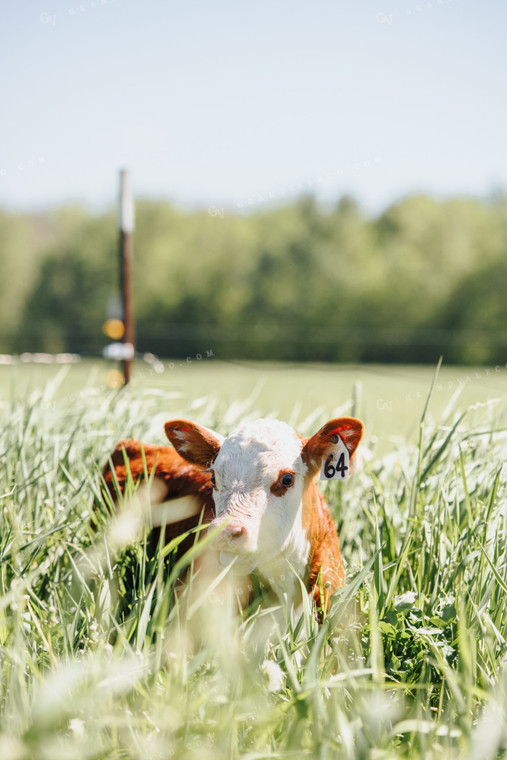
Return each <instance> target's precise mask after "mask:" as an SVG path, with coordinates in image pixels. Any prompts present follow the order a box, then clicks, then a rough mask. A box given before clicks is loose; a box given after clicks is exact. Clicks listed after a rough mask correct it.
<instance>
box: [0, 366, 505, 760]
mask: <svg viewBox="0 0 507 760" xmlns="http://www.w3.org/2000/svg"><path fill="white" fill-rule="evenodd" d="M199 371H201V372H203V371H204V370H203V369H201V368H199ZM208 371H211V364H210V367H209V369H208V368H207V369H206V372H208ZM504 371H505V370H504ZM309 372H313V373H314V374H313V382H314V384H315V382H316V381H317V384H319V383H321V384H322V387H323V388H327V387H329V385H330V383H331V382H332V383H333V384H334V383H335V382H336V380H337V379H336V377H335V375H331V374H326V372H325V371H323V372H321V373H317V371H316V370H309ZM464 372H465V371H464ZM458 374H459V373H458V372H454V376H455V377H456V376H457V375H458ZM284 377H285V378H289V377H290V374H285V375H284ZM208 378H210V376H209V375H208ZM501 378H502V379H503V376H501ZM60 379H61V378H60ZM187 379H188V378H187ZM444 381H445V378H444V379H442V377H440V378H439V379H438V380H437V381H436V384H435V387H434V390H433V400H432V401H431V403H430V405H429V410H428V413H427V414H426V417H425V419H424V422H423V424H422V426H421V427H419V426H418V425H416V424H415V423H414V430H415V433H416V434H414V435H412V437H411V438H410V440H404V439H403V436H402V435H401V433H398V436H397V440H398V445H397V447H396V449H395V450H393V451H389V452H388V453H385V454H379V453H378V451H377V447H376V445H375V444H372V442H371V438H369V435H370V433H369V432H368V433H367V437H366V440H365V442H364V445H363V444H362V445H361V446H362V447H363V448H364V450H365V451H366V450H368V449H369V450H370V455H371V456H370V458H363V462H362V465H361V468H360V470H359V472H358V473H357V474H356V475H355V476H354V477H353V478H351V479H350V480H348V481H346V482H345V483H335V484H333V485H331V486H330V487H329V489H328V497H329V498H328V500H329V503H330V506H331V509H332V511H333V513H334V515H335V517H336V520H337V523H338V526H339V532H340V537H341V544H342V549H343V555H344V559H345V561H346V563H347V577H348V585H347V587H346V588H345V589H343V590H342V591H341V592H339V593H338V594H337V595H336V598H335V600H334V604H333V607H332V610H331V614H330V615H329V617H328V619H327V621H326V623H325V624H324V625H323V626H322V627H320V628H319V627H318V626H317V624H316V623H315V622H314V621H313V619H312V618H311V616H310V614H309V611H308V610H305V612H304V614H303V615H302V617H301V618H300V619H297V618H296V617H295V616H294V612H293V611H291V610H285V611H284V617H283V620H284V622H283V623H282V622H280V618H279V617H276V616H273V614H272V612H271V611H270V610H266V609H265V608H262V607H259V608H256V607H255V606H254V608H253V610H251V614H250V615H248V616H244V617H243V618H238V617H234V615H233V614H232V613H231V612H230V611H229V610H228V608H227V607H225V606H223V605H220V604H218V603H217V601H216V599H215V597H214V596H213V590H212V589H210V590H209V591H208V592H206V591H202V592H201V596H200V597H199V598H198V599H197V600H196V599H195V597H194V598H193V599H192V600H191V601H190V602H189V604H186V591H184V592H183V593H182V594H181V595H179V596H178V597H176V596H175V594H174V588H175V574H174V572H170V569H169V568H168V566H167V562H166V561H165V560H166V559H167V558H166V557H164V550H163V549H162V548H161V547H159V548H158V549H157V550H155V551H151V552H149V551H147V542H146V535H144V537H142V538H141V539H140V540H138V541H136V542H134V544H130V545H129V544H128V543H126V542H123V543H122V541H121V540H118V533H116V534H113V532H112V531H111V530H110V529H109V528H108V526H109V525H111V518H110V517H108V507H107V504H106V503H105V502H104V500H103V497H102V495H101V491H100V478H99V471H100V469H99V466H98V465H100V464H102V463H103V461H104V458H105V456H107V454H108V453H109V451H110V450H111V448H112V446H113V445H114V444H115V443H116V442H117V441H118V440H119V439H120V438H123V437H128V436H135V437H141V438H144V439H145V440H152V441H155V440H163V438H162V422H163V421H164V420H165V419H166V418H167V416H168V414H170V415H173V414H180V415H182V416H183V415H184V416H188V417H192V418H194V419H198V420H199V422H200V423H202V424H205V425H208V426H210V427H215V428H217V429H219V430H220V431H221V432H222V433H226V432H227V431H228V430H229V429H230V428H232V427H233V426H234V425H235V424H236V423H237V422H238V421H239V420H240V419H244V418H246V417H249V416H254V415H255V416H257V414H258V413H259V412H260V413H264V414H268V413H272V412H273V411H274V408H273V406H274V405H273V406H272V405H271V404H270V403H269V402H268V401H267V399H264V400H262V397H260V396H259V397H257V398H254V397H252V398H249V397H246V396H244V395H242V394H241V392H240V388H239V386H238V385H236V386H234V383H232V384H231V385H230V386H227V384H225V385H224V386H220V385H219V384H218V383H219V381H218V378H217V379H216V382H215V381H213V383H209V386H210V387H209V391H210V393H211V396H210V397H208V398H203V397H201V398H199V397H197V394H195V396H194V400H193V401H191V400H190V398H191V397H192V396H191V394H192V390H193V388H195V386H191V384H190V381H189V382H188V384H187V387H184V382H183V380H182V385H181V387H180V388H179V389H177V390H174V389H173V388H172V385H171V386H170V387H166V388H162V387H160V386H159V387H156V388H149V387H147V386H148V384H149V383H148V378H146V387H139V384H138V386H137V387H136V386H133V387H132V388H129V389H126V390H124V391H122V392H120V393H116V392H111V391H110V392H106V391H104V390H102V389H100V388H99V387H98V383H93V382H88V384H87V386H86V387H84V388H83V387H81V388H75V389H71V390H70V391H62V387H61V386H58V383H57V382H56V381H53V382H52V383H51V382H50V383H49V384H45V385H44V384H43V383H41V382H40V379H39V381H35V382H33V383H32V388H33V390H32V391H31V392H28V391H27V385H28V384H29V383H28V379H27V378H25V379H24V380H23V382H24V383H25V386H24V388H23V383H21V384H20V383H18V385H17V389H14V388H12V389H11V391H10V392H9V394H7V395H9V396H10V398H9V399H6V400H4V401H3V402H2V405H1V415H2V420H1V427H0V462H1V468H0V508H1V509H0V520H1V531H0V644H1V647H0V668H1V674H2V677H1V682H0V695H1V701H0V711H1V716H0V757H1V758H2V760H24V759H25V758H26V759H28V758H48V760H49V758H51V760H58V758H73V759H74V760H80V759H81V758H83V759H84V758H185V759H187V758H188V760H191V759H194V758H195V759H196V760H197V758H198V759H199V760H201V759H204V760H206V759H207V758H209V759H210V760H211V759H213V760H215V758H216V760H223V759H229V758H230V759H232V758H239V757H241V758H251V760H254V758H294V760H296V758H305V757H308V758H330V759H331V758H383V757H395V756H400V757H401V756H410V757H415V758H417V757H421V758H422V757H424V758H462V757H469V758H473V759H474V760H475V759H476V758H492V757H496V756H498V757H502V756H505V755H506V754H507V728H506V727H507V675H506V674H505V672H504V661H505V658H506V656H507V604H506V592H507V564H506V563H507V552H506V549H507V535H506V527H507V526H506V504H507V488H506V481H505V475H504V474H502V466H503V465H504V462H505V455H506V450H507V445H506V441H507V436H506V427H507V426H506V421H507V413H506V405H505V403H503V402H498V401H497V402H492V403H490V404H488V403H486V404H485V405H484V406H479V407H477V406H476V405H475V404H474V408H469V405H468V403H467V402H466V400H465V399H464V397H463V395H462V397H461V398H455V399H454V402H453V403H452V402H451V403H450V404H449V403H448V402H449V400H450V399H447V400H446V403H447V405H448V408H447V410H446V412H445V415H443V413H442V412H440V407H439V405H438V404H435V401H438V393H439V391H438V390H437V389H438V384H439V383H440V382H444ZM414 382H415V381H414ZM419 382H420V381H419ZM214 383H215V384H214ZM407 383H408V379H407ZM337 385H338V383H337ZM351 387H352V386H349V391H348V394H347V393H346V392H345V391H340V392H339V394H338V395H339V398H337V403H336V405H334V406H332V405H330V408H327V409H325V410H324V408H319V407H320V406H322V407H323V406H324V403H322V405H320V404H317V403H315V402H313V404H314V405H313V407H311V408H310V409H309V408H308V407H307V406H304V404H305V403H308V404H310V405H311V402H310V400H309V399H308V398H306V397H304V398H302V396H303V394H302V393H301V392H300V391H299V389H298V385H297V383H295V382H292V381H289V380H288V379H286V380H285V382H284V383H283V385H280V386H279V391H277V392H278V393H280V394H283V398H282V395H280V396H279V398H280V401H282V400H283V402H284V403H286V404H287V405H288V404H289V403H290V404H291V405H292V410H290V409H289V411H288V414H287V415H285V417H286V419H289V420H290V421H292V422H294V423H299V424H298V430H299V432H301V433H310V432H314V430H315V429H316V428H317V427H318V425H319V424H321V423H322V422H324V421H325V420H326V419H328V418H329V417H330V416H331V415H332V413H333V410H334V409H335V408H340V407H341V408H342V411H343V412H345V413H346V412H349V411H351V410H353V409H354V405H355V406H356V408H357V407H358V406H359V408H358V409H357V411H358V412H359V413H360V414H361V416H363V417H364V418H365V421H366V425H367V431H369V430H370V427H371V425H369V422H370V420H369V418H368V414H369V412H368V410H369V409H372V408H373V407H375V406H376V405H375V398H379V397H380V396H376V397H375V396H374V397H373V405H372V398H371V396H370V393H371V389H370V388H368V390H367V391H366V390H365V387H366V383H365V385H364V387H363V400H362V401H360V400H359V398H358V391H357V390H356V399H355V401H354V400H353V399H352V398H350V396H351ZM393 387H394V386H393V383H392V382H391V381H389V382H388V383H387V384H386V385H384V386H382V393H383V394H384V395H386V396H387V393H386V389H389V388H391V393H392V396H393V401H394V397H395V395H396V391H395V390H393ZM428 387H429V382H428V383H427V386H426V389H425V397H426V396H427V392H428ZM469 388H470V385H469V384H466V385H464V387H463V389H462V390H463V393H465V391H466V392H468V390H469ZM449 390H452V389H449ZM173 391H174V392H176V393H178V394H179V395H178V396H177V397H176V396H175V397H172V396H170V395H169V394H170V393H172V392H173ZM379 392H380V391H379ZM411 392H412V393H413V392H414V391H413V389H412V391H411ZM407 393H408V391H407ZM442 393H443V391H442ZM228 394H229V395H228ZM4 398H5V396H4ZM332 398H335V396H334V395H333V396H332ZM240 399H243V401H241V400H240ZM384 400H386V401H387V400H388V399H387V398H386V399H384ZM299 402H301V403H302V406H301V407H298V403H299ZM407 403H408V402H407ZM414 403H415V402H414ZM361 404H362V406H361ZM424 404H425V398H423V399H422V401H421V404H420V409H419V419H420V418H421V416H422V411H423V408H424ZM287 408H288V407H287ZM315 408H316V409H315ZM435 408H436V409H437V412H436V413H435ZM312 410H313V411H312ZM361 410H362V411H361ZM381 411H384V413H385V414H391V415H393V414H394V412H389V411H387V412H386V411H385V410H379V409H377V412H379V413H380V412H381ZM310 412H312V413H310ZM291 415H292V418H293V419H292V420H291ZM377 435H378V431H377ZM94 499H96V500H98V502H99V504H100V507H99V514H100V518H101V522H102V523H103V529H102V530H100V531H99V532H98V533H97V534H93V532H92V531H91V530H90V527H89V518H90V513H91V504H92V502H93V500H94ZM114 536H116V538H114ZM168 559H169V565H170V557H169V558H168ZM189 561H190V558H189ZM187 589H188V587H187Z"/></svg>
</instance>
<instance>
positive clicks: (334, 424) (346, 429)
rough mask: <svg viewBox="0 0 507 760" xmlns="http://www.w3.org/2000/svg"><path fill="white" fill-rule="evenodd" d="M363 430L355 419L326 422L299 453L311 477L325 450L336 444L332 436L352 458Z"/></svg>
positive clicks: (361, 424) (359, 421)
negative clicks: (341, 442)
mask: <svg viewBox="0 0 507 760" xmlns="http://www.w3.org/2000/svg"><path fill="white" fill-rule="evenodd" d="M363 430H364V425H363V423H362V422H361V420H357V419H356V418H355V417H337V418H336V419H334V420H330V421H329V422H326V424H325V425H323V426H322V427H321V429H320V430H318V431H317V432H316V433H315V435H312V437H311V438H308V439H307V440H306V441H305V443H304V446H303V450H302V452H301V456H302V457H303V462H304V463H305V464H306V466H307V467H308V471H309V474H310V475H311V476H312V477H313V475H315V473H316V472H317V470H318V469H319V468H320V464H321V461H322V457H323V456H324V454H325V453H326V451H327V449H328V448H329V447H330V446H332V445H333V443H335V442H336V440H334V441H333V436H336V435H338V436H340V438H341V439H342V441H343V443H344V444H345V446H346V447H347V449H348V451H349V455H350V457H351V458H352V456H353V454H354V452H355V450H356V449H357V447H358V445H359V441H360V440H361V438H362V435H363Z"/></svg>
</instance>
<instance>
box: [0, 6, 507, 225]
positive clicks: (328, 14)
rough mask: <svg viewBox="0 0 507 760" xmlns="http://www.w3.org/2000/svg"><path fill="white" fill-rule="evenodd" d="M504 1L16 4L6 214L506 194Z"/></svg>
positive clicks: (9, 39)
mask: <svg viewBox="0 0 507 760" xmlns="http://www.w3.org/2000/svg"><path fill="white" fill-rule="evenodd" d="M506 31H507V3H506V2H505V0H496V1H495V2H493V0H482V2H479V1H478V0H440V1H439V0H431V1H429V2H428V1H425V0H420V2H417V1H416V0H414V1H412V0H378V1H377V0H355V1H354V0H313V2H310V0H306V2H302V1H300V0H271V2H268V1H267V0H250V1H249V2H246V1H245V0H236V1H235V2H233V1H232V0H217V1H215V0H212V1H210V0H208V2H206V1H205V0H169V1H167V0H166V1H165V2H164V0H83V2H77V1H76V2H74V1H73V0H43V1H42V2H40V1H39V0H23V1H22V2H21V0H17V1H16V2H11V3H9V4H8V5H7V4H5V5H4V7H3V9H2V16H1V31H0V51H1V52H0V57H1V71H2V75H1V85H0V93H1V97H0V102H1V106H2V108H1V120H0V124H1V131H2V138H3V139H2V141H1V148H0V205H2V206H7V207H9V208H31V207H33V208H40V207H44V206H47V205H53V204H57V203H60V202H64V201H71V200H72V201H74V200H84V201H86V202H87V203H90V204H92V205H93V206H97V207H99V206H101V205H104V204H112V203H114V202H115V197H116V194H117V172H118V169H119V168H121V167H122V166H126V167H128V168H130V170H131V174H132V184H133V186H134V189H135V191H136V193H137V194H138V195H143V196H151V197H167V198H169V199H172V200H174V201H176V202H177V203H179V204H182V205H185V206H196V205H201V206H204V207H208V206H210V205H214V206H217V207H222V206H224V207H230V208H239V207H245V208H248V207H249V201H250V205H251V206H252V207H256V208H259V207H267V205H268V204H269V203H270V202H273V201H274V200H279V201H280V200H282V201H283V200H286V199H288V198H291V197H295V196H296V195H297V194H298V188H299V190H300V189H301V188H306V189H308V190H312V191H313V192H314V193H316V195H317V196H318V197H319V198H321V199H323V200H334V199H336V198H338V197H339V196H340V195H342V194H343V193H345V192H347V193H352V194H354V195H355V196H356V197H357V198H358V200H359V201H360V202H361V203H363V204H364V205H365V206H366V207H367V208H369V209H372V210H378V209H381V208H382V207H384V206H386V205H387V204H389V203H390V202H391V201H393V200H394V199H396V198H399V197H400V196H402V195H405V194H407V193H412V192H419V191H423V192H428V193H432V194H435V195H438V196H442V195H453V194H473V195H487V194H489V193H490V191H491V190H492V189H494V188H498V187H499V186H500V187H504V188H507V151H506V142H507V113H506V111H507V97H506V94H507V93H506V83H505V82H506V73H507V44H506Z"/></svg>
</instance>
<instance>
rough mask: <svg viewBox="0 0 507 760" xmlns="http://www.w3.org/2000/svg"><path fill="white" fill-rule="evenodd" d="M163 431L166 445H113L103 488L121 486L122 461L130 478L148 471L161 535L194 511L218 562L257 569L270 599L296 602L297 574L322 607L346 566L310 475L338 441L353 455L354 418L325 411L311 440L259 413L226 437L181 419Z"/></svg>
mask: <svg viewBox="0 0 507 760" xmlns="http://www.w3.org/2000/svg"><path fill="white" fill-rule="evenodd" d="M165 431H166V434H167V437H168V438H169V440H170V441H171V443H172V444H173V446H174V449H173V448H171V447H169V446H151V445H147V444H141V443H139V442H136V441H127V442H122V443H120V444H118V446H117V447H116V449H115V451H114V453H113V455H112V458H111V463H110V464H109V465H107V466H106V468H105V470H104V478H105V481H106V484H107V485H108V487H109V489H110V490H111V492H112V493H114V489H115V485H114V483H115V481H116V483H117V484H118V485H119V487H120V489H121V490H123V489H124V486H125V482H126V480H127V465H126V460H128V466H129V468H130V471H131V473H132V476H133V479H134V481H136V480H139V479H142V478H143V477H144V476H145V473H148V475H151V476H152V477H151V478H150V482H151V489H152V490H151V493H150V496H151V499H150V501H151V505H152V509H161V508H162V507H161V506H160V505H163V517H162V519H161V520H160V521H159V522H163V523H164V524H165V525H166V528H165V530H166V540H170V539H171V538H173V537H175V536H177V535H181V533H183V532H185V531H187V530H189V529H191V528H192V527H195V526H196V525H197V524H198V522H199V520H200V519H203V521H204V522H208V521H210V525H209V528H210V529H211V528H215V527H221V528H222V530H221V531H220V532H219V534H218V536H217V537H216V539H215V540H214V542H213V544H214V548H215V549H217V551H219V552H220V560H221V562H222V563H223V564H225V563H227V562H229V561H231V560H232V559H234V560H235V570H236V571H239V572H241V573H242V574H245V575H249V574H251V573H256V574H257V575H258V576H260V578H261V579H262V580H263V581H264V582H265V583H266V584H267V585H268V586H269V587H270V588H271V589H272V590H273V591H274V592H275V594H276V595H277V596H278V598H280V599H281V598H283V596H284V595H286V597H287V599H288V601H289V603H295V604H297V603H298V602H299V601H300V598H301V597H300V590H299V589H300V584H299V580H298V578H297V576H296V573H297V575H299V576H300V577H301V578H302V579H303V580H304V582H305V585H306V588H307V590H308V593H309V594H310V595H311V597H312V600H313V602H314V604H315V606H316V608H317V610H319V611H320V610H323V609H327V607H328V605H329V597H330V595H331V594H332V593H333V591H335V590H336V589H337V588H339V587H340V586H343V585H344V583H345V574H344V570H343V563H342V559H341V555H340V549H339V545H338V536H337V531H336V526H335V524H334V522H333V520H332V517H331V515H330V512H329V509H328V506H327V504H326V500H325V499H324V496H323V495H322V493H321V492H320V491H319V490H318V488H317V486H316V484H315V482H314V478H315V476H316V474H317V473H318V471H319V470H320V468H321V465H322V462H323V461H324V462H326V461H328V457H329V451H330V450H332V449H333V446H335V445H336V444H337V443H340V444H341V445H343V444H344V445H345V447H346V450H347V453H348V456H349V457H351V458H352V457H353V455H354V452H355V450H356V448H357V446H358V444H359V441H360V440H361V436H362V433H363V424H362V422H360V421H359V420H357V419H355V418H353V417H341V418H338V419H334V420H331V421H330V422H328V423H326V424H325V425H324V426H323V427H321V428H320V430H318V431H317V433H315V435H313V436H311V437H310V438H302V437H301V436H299V435H297V433H295V432H294V430H293V429H292V428H291V427H289V425H286V424H285V423H283V422H278V421H276V420H262V419H261V420H257V421H256V422H250V423H245V424H243V425H241V426H240V427H238V428H237V429H236V430H234V431H233V432H232V433H231V434H230V435H229V436H228V437H227V438H225V439H224V438H223V437H222V436H220V435H218V434H217V433H214V432H212V431H210V430H208V429H207V428H204V427H202V426H200V425H197V424H196V423H194V422H190V421H188V420H172V421H170V422H167V423H166V425H165ZM143 455H144V459H143ZM350 464H352V462H350ZM153 470H155V472H154V473H153ZM153 475H154V477H153ZM157 505H159V506H157ZM191 541H192V538H191V537H190V538H189V539H187V541H186V543H183V544H182V545H181V547H180V550H181V551H183V550H185V549H186V548H188V546H189V545H190V542H191ZM294 571H295V572H294ZM323 590H324V599H322V598H321V594H322V591H323Z"/></svg>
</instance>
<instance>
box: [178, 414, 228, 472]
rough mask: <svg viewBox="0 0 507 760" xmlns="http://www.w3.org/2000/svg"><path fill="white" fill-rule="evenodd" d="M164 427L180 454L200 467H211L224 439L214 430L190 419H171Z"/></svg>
mask: <svg viewBox="0 0 507 760" xmlns="http://www.w3.org/2000/svg"><path fill="white" fill-rule="evenodd" d="M164 428H165V433H166V435H167V437H168V438H169V440H170V441H171V443H172V445H173V446H174V448H175V449H176V451H177V452H178V454H179V455H180V456H182V457H183V459H186V460H187V462H191V463H192V464H196V465H198V466H199V467H209V465H210V464H211V462H212V461H213V460H214V459H215V457H216V455H217V454H218V452H219V451H220V446H221V445H222V443H223V440H224V439H223V436H221V435H219V434H218V433H215V432H213V430H208V428H205V427H203V426H202V425H197V424H196V423H195V422H190V420H170V421H169V422H166V423H165V425H164Z"/></svg>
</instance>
